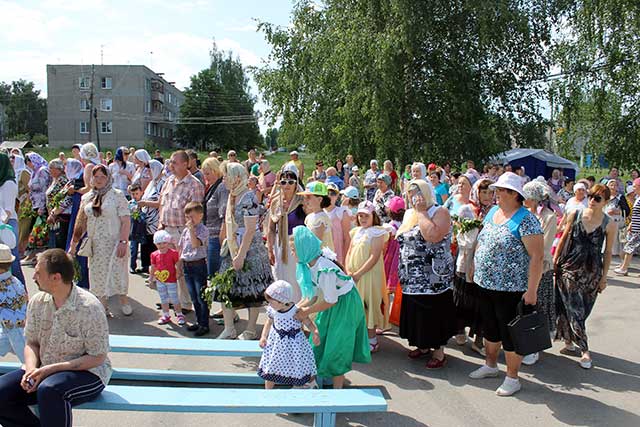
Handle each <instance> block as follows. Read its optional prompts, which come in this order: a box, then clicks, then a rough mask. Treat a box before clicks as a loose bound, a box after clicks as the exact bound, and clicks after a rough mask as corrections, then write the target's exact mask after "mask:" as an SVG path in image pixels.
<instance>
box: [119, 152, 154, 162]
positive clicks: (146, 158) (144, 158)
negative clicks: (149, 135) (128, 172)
mask: <svg viewBox="0 0 640 427" xmlns="http://www.w3.org/2000/svg"><path fill="white" fill-rule="evenodd" d="M133 155H134V157H135V158H136V159H138V160H140V161H141V162H142V163H144V164H145V165H149V162H150V161H151V156H150V155H149V153H148V152H147V150H145V149H144V148H140V149H139V150H136V152H135V153H133ZM123 160H124V157H123Z"/></svg>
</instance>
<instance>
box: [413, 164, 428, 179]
mask: <svg viewBox="0 0 640 427" xmlns="http://www.w3.org/2000/svg"><path fill="white" fill-rule="evenodd" d="M413 166H418V167H419V168H420V173H421V176H420V178H419V179H427V167H426V166H425V165H424V163H422V162H415V163H414V164H413V165H412V166H411V167H412V168H413Z"/></svg>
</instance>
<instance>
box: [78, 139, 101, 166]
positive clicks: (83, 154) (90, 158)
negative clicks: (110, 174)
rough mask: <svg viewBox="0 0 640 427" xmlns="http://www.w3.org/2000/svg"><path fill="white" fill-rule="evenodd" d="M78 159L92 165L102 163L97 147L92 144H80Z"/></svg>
mask: <svg viewBox="0 0 640 427" xmlns="http://www.w3.org/2000/svg"><path fill="white" fill-rule="evenodd" d="M80 158H81V159H82V160H85V161H87V162H91V163H93V164H94V165H99V164H101V163H102V162H101V161H100V155H99V154H98V147H96V145H95V144H94V143H93V142H87V143H86V144H82V147H81V148H80Z"/></svg>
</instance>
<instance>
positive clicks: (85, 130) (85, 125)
mask: <svg viewBox="0 0 640 427" xmlns="http://www.w3.org/2000/svg"><path fill="white" fill-rule="evenodd" d="M80 133H89V122H80Z"/></svg>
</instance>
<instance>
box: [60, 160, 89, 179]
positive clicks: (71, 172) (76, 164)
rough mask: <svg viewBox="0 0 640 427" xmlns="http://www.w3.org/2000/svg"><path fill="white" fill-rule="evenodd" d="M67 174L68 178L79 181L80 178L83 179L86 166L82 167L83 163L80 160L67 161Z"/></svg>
mask: <svg viewBox="0 0 640 427" xmlns="http://www.w3.org/2000/svg"><path fill="white" fill-rule="evenodd" d="M65 172H66V174H67V178H69V179H79V178H82V174H83V172H84V166H82V162H81V161H80V160H76V159H67V165H66V166H65Z"/></svg>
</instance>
